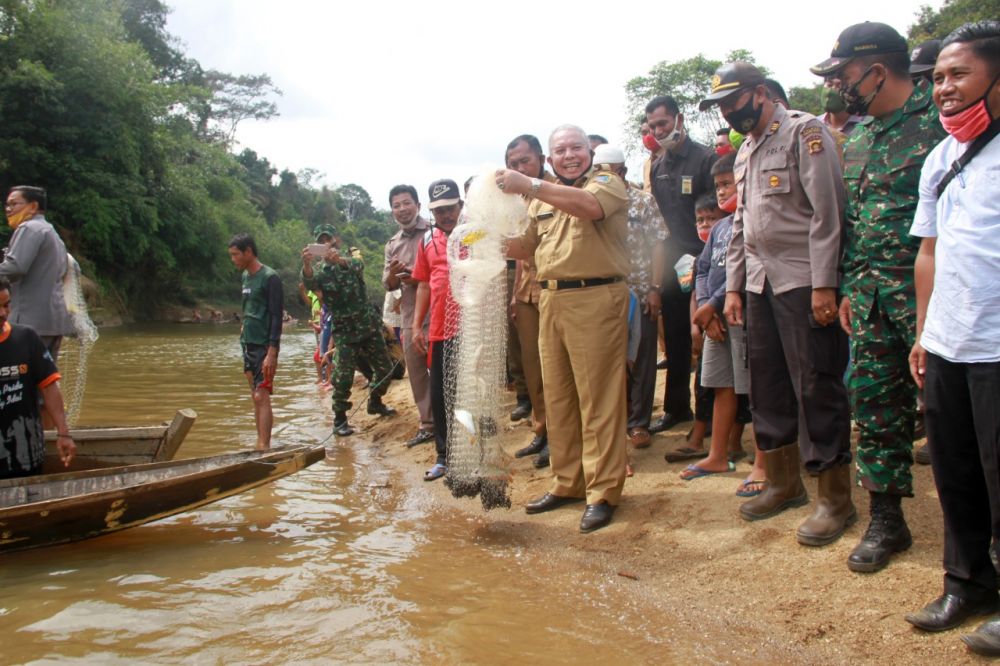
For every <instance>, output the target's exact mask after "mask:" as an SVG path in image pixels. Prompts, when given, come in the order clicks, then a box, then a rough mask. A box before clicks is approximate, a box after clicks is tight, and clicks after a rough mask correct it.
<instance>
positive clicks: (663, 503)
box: [340, 373, 980, 664]
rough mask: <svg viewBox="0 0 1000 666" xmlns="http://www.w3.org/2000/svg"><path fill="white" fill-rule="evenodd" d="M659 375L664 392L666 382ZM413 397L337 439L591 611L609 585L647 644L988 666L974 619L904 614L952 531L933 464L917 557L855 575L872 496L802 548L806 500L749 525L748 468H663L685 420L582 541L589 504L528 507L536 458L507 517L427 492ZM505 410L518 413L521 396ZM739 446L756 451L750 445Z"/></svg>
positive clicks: (910, 514)
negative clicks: (840, 531) (823, 538)
mask: <svg viewBox="0 0 1000 666" xmlns="http://www.w3.org/2000/svg"><path fill="white" fill-rule="evenodd" d="M659 379H660V388H658V391H657V394H658V395H662V382H663V373H660V378H659ZM411 400H412V399H411V397H410V394H409V386H408V384H407V383H406V382H405V380H404V381H403V382H395V383H394V384H393V386H392V387H391V389H390V391H389V393H388V395H387V397H386V402H387V404H390V405H391V406H393V407H395V408H396V409H398V410H399V412H400V414H399V415H398V416H396V417H394V418H391V419H375V418H373V417H369V416H367V415H363V414H362V413H360V412H359V414H358V415H357V416H355V417H354V418H353V421H354V422H355V425H356V426H362V427H361V428H359V433H358V434H357V435H355V436H354V437H352V438H349V440H341V442H340V444H341V445H346V444H350V445H351V446H369V447H371V449H372V453H373V455H374V457H375V458H376V459H378V460H380V461H382V462H384V463H385V464H386V465H387V466H388V467H389V468H391V469H392V470H394V474H393V476H394V478H395V479H396V481H395V482H399V483H404V484H406V485H408V486H409V487H411V488H412V489H414V490H415V491H417V492H421V493H426V495H427V497H428V501H429V502H431V504H432V505H433V507H434V510H435V511H437V512H444V513H445V514H447V515H448V516H449V517H452V516H453V515H454V514H456V513H459V514H465V515H467V516H468V519H469V522H470V538H481V537H483V535H487V536H488V538H489V539H493V540H495V541H496V542H498V543H509V542H518V543H522V544H525V547H524V549H523V553H524V562H523V565H522V566H524V567H526V568H531V569H532V571H533V572H536V573H537V572H544V575H546V576H547V577H550V579H551V577H555V578H557V579H562V580H563V581H564V586H565V587H566V588H567V589H572V588H573V587H574V586H577V587H579V589H580V590H581V603H583V604H586V603H587V600H586V594H585V590H586V589H587V587H588V586H590V585H595V584H599V585H606V586H611V587H612V588H613V589H615V590H617V591H618V592H620V594H621V595H622V596H621V597H620V598H621V599H625V600H627V603H628V604H629V605H630V606H632V607H638V611H639V615H640V616H641V617H644V618H646V622H644V625H645V626H644V627H642V629H641V631H642V632H643V633H645V632H653V633H654V634H656V633H657V632H662V634H663V635H665V636H670V635H672V634H677V635H679V636H684V637H688V636H690V637H691V639H692V640H693V641H694V642H695V645H694V646H692V647H693V650H692V652H693V653H694V654H697V655H700V656H701V657H702V658H704V659H705V660H706V661H709V662H717V663H720V662H721V663H736V662H739V663H765V662H775V661H777V662H780V663H847V662H852V663H879V664H910V663H920V662H929V661H931V660H935V661H945V662H947V663H972V662H976V661H979V659H980V658H979V657H977V656H976V655H974V654H972V653H970V652H968V651H967V650H966V648H965V646H964V644H963V643H962V642H961V641H960V640H959V636H960V635H961V634H963V633H968V632H970V631H972V630H973V629H974V628H975V627H976V626H977V624H978V622H979V620H971V621H969V622H968V623H966V624H965V625H964V626H963V627H961V628H959V629H956V630H953V631H948V632H943V633H940V634H927V633H923V632H920V631H917V630H915V629H913V628H912V627H911V626H910V624H909V623H907V622H906V621H905V620H904V619H903V616H904V615H905V614H906V613H908V612H911V611H914V610H917V609H919V608H920V607H922V606H923V605H924V604H925V603H927V602H928V601H930V600H931V599H933V598H935V597H936V596H937V595H938V594H940V591H941V585H942V569H941V552H942V521H941V511H940V506H939V504H938V500H937V494H936V491H935V489H934V484H933V478H932V475H931V470H930V467H929V466H922V465H914V477H915V488H916V497H914V498H913V499H907V500H904V504H903V507H904V511H905V513H906V518H907V521H908V524H909V526H910V529H911V530H912V532H913V539H914V544H913V547H912V548H911V549H910V550H909V551H907V552H906V553H903V554H902V555H897V556H895V558H894V559H893V560H892V562H891V563H890V565H889V566H888V567H887V568H886V569H884V570H883V571H881V572H878V573H876V574H856V573H852V572H850V571H849V570H848V569H847V566H846V559H847V556H848V554H849V553H850V552H851V550H852V549H853V548H854V546H855V545H856V544H857V542H858V540H859V539H860V537H861V535H862V534H863V533H864V530H865V528H866V526H867V523H868V520H867V516H868V498H867V493H866V492H863V491H862V490H861V489H860V488H855V489H854V501H855V503H856V505H857V508H858V512H859V521H858V522H857V523H856V524H855V525H854V526H852V527H851V528H850V529H848V531H847V532H846V534H845V535H844V536H843V537H842V538H841V539H840V540H839V541H837V542H835V543H834V544H831V545H829V546H826V547H823V548H809V547H805V546H801V545H799V544H798V543H797V542H796V541H795V529H796V527H797V526H798V525H799V523H800V522H801V521H802V520H804V519H805V518H806V517H807V516H808V515H809V514H810V512H811V510H812V508H811V507H812V504H811V503H810V505H808V506H806V507H802V508H799V509H793V510H789V511H786V512H784V513H783V514H781V515H779V516H777V517H775V518H772V519H769V520H764V521H758V522H755V523H750V522H747V521H744V520H742V519H741V518H740V517H739V513H738V507H739V504H740V502H742V501H743V500H741V499H740V498H738V497H736V496H735V491H736V488H737V485H738V483H739V481H740V480H742V479H743V478H745V477H746V475H747V474H748V472H749V469H750V465H749V463H748V462H747V461H746V460H744V461H741V462H740V463H738V464H737V471H736V472H735V473H732V474H722V475H718V476H712V477H707V478H701V479H696V480H693V481H682V480H680V479H679V478H678V474H679V473H680V471H681V470H682V469H683V468H684V464H682V463H677V464H669V463H666V462H665V461H664V460H663V454H664V452H665V451H666V450H668V449H670V448H675V447H677V446H679V445H680V444H681V443H682V441H683V438H684V434H685V433H686V431H687V427H688V425H687V424H685V425H684V426H681V427H678V428H675V429H674V430H672V431H670V432H668V433H663V434H661V435H656V436H654V438H653V444H652V446H651V447H649V448H647V449H645V450H641V451H632V453H631V458H632V464H633V466H634V468H635V476H633V477H632V478H629V479H628V480H627V481H626V484H625V491H624V495H623V499H622V503H621V505H620V506H619V508H618V511H617V513H616V514H615V519H614V521H613V523H612V524H611V525H610V526H609V527H607V528H605V529H602V530H599V531H597V532H594V533H592V534H588V535H584V534H580V533H579V531H578V525H579V520H580V516H581V512H582V510H583V505H582V504H580V505H570V506H568V507H564V508H561V509H559V510H556V511H553V512H549V513H546V514H541V515H535V516H528V515H526V514H525V513H524V508H523V507H524V504H525V502H527V501H528V500H530V499H532V498H534V497H536V496H538V495H541V494H542V493H544V492H545V491H546V490H547V489H548V486H549V475H548V470H535V469H534V467H533V466H532V464H531V460H532V459H531V458H525V459H521V460H513V461H512V463H511V469H512V470H513V476H514V481H513V484H512V499H513V506H512V508H511V509H510V510H502V509H501V510H495V511H492V512H488V513H487V512H484V511H483V510H482V507H481V505H480V503H479V500H478V499H472V500H470V499H456V498H453V497H452V496H451V494H450V492H449V491H448V489H447V488H446V487H445V486H444V485H443V483H442V482H440V481H436V482H432V483H426V482H424V481H423V472H424V470H425V469H427V468H428V467H430V466H431V465H432V464H433V462H434V452H433V444H432V443H428V444H424V445H421V446H419V447H416V448H414V449H406V448H405V447H404V446H403V443H402V442H403V441H405V440H406V439H407V438H408V437H410V436H412V434H413V432H415V430H416V425H417V418H416V415H415V408H414V407H413V406H412V404H411ZM510 400H511V403H512V404H513V396H512V394H511V395H510ZM361 411H362V412H363V410H361ZM654 413H658V408H657V409H655V410H654ZM505 425H506V427H505V428H504V432H503V435H502V440H501V441H502V443H503V446H504V448H505V450H506V451H507V453H508V454H511V455H512V454H513V452H514V451H516V450H517V449H518V448H520V447H521V446H524V445H525V444H526V443H527V442H528V441H529V440H530V439H531V434H530V432H529V430H528V427H527V426H526V425H524V424H523V423H522V424H510V423H507V424H505ZM748 432H749V428H748ZM706 445H707V442H706ZM744 447H746V448H748V447H749V441H748V439H747V438H746V437H745V438H744ZM806 487H807V488H808V490H809V493H810V497H812V498H815V495H816V481H815V479H811V478H808V477H806ZM623 603H625V602H623ZM553 612H573V609H572V608H560V609H553ZM631 615H634V613H632V614H631ZM658 618H660V619H659V620H658ZM608 621H609V622H616V613H615V609H614V608H608ZM636 629H637V630H639V629H640V628H639V627H636ZM682 640H684V639H683V638H682ZM685 642H686V641H685Z"/></svg>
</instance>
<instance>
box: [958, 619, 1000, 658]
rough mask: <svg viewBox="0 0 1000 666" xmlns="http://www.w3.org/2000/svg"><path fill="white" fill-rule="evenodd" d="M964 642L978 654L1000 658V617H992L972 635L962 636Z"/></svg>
mask: <svg viewBox="0 0 1000 666" xmlns="http://www.w3.org/2000/svg"><path fill="white" fill-rule="evenodd" d="M962 642H963V643H965V644H966V645H968V646H969V649H970V650H972V651H973V652H975V653H976V654H981V655H983V656H985V657H1000V615H996V616H994V617H991V618H990V619H989V620H987V621H986V622H984V623H983V624H981V625H979V628H978V629H976V630H975V631H974V632H972V633H971V634H966V635H965V636H962Z"/></svg>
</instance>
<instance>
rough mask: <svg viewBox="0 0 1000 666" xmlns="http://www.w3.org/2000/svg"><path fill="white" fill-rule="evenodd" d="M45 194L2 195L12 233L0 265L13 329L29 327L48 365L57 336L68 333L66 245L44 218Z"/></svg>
mask: <svg viewBox="0 0 1000 666" xmlns="http://www.w3.org/2000/svg"><path fill="white" fill-rule="evenodd" d="M45 199H46V196H45V190H44V189H42V188H40V187H31V186H28V185H18V186H17V187H14V188H12V189H11V191H10V194H8V195H7V205H6V207H5V212H6V214H7V224H8V225H10V228H11V229H13V230H14V234H13V235H12V236H11V237H10V245H9V246H8V247H7V251H6V253H5V254H4V259H3V262H2V263H0V276H2V277H5V278H7V279H8V280H10V282H11V294H10V296H11V312H10V318H9V321H10V322H11V323H12V324H20V325H22V326H30V327H31V328H33V329H35V332H36V333H38V335H39V336H41V338H42V342H43V343H44V345H45V348H46V349H47V350H48V351H49V354H51V356H52V358H53V360H55V359H57V358H58V357H59V346H60V345H61V343H62V336H64V335H68V334H70V333H72V332H73V326H72V322H71V321H70V317H69V312H67V310H66V300H65V298H64V297H63V292H62V280H63V277H64V276H65V275H66V267H67V258H66V246H65V245H64V244H63V242H62V239H60V238H59V234H58V233H56V230H55V228H53V226H52V225H51V224H49V222H48V221H47V220H46V219H45Z"/></svg>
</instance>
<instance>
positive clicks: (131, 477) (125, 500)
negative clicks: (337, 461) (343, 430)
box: [0, 446, 326, 553]
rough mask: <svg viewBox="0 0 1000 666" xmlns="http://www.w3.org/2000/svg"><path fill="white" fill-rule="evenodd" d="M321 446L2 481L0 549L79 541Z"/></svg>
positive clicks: (171, 511) (202, 499)
mask: <svg viewBox="0 0 1000 666" xmlns="http://www.w3.org/2000/svg"><path fill="white" fill-rule="evenodd" d="M325 455H326V452H325V449H324V447H322V446H316V447H296V448H292V449H285V450H274V451H263V452H245V453H238V454H229V455H224V456H213V457H210V458H197V459H192V460H179V461H172V462H163V463H151V464H147V465H135V466H129V467H118V468H109V469H102V470H94V471H86V472H73V473H66V474H52V475H47V476H43V477H29V478H22V479H7V480H3V481H0V553H2V552H11V551H16V550H25V549H28V548H39V547H42V546H53V545H56V544H61V543H67V542H70V541H79V540H82V539H89V538H92V537H97V536H101V535H103V534H110V533H112V532H117V531H120V530H123V529H127V528H130V527H136V526H138V525H143V524H145V523H148V522H152V521H154V520H160V519H161V518H166V517H168V516H173V515H175V514H178V513H182V512H184V511H190V510H191V509H196V508H198V507H200V506H204V505H206V504H211V503H212V502H217V501H219V500H220V499H223V498H225V497H231V496H232V495H236V494H238V493H242V492H244V491H246V490H249V489H251V488H256V487H257V486H261V485H264V484H266V483H270V482H272V481H275V480H277V479H280V478H282V477H285V476H288V475H290V474H294V473H295V472H298V471H299V470H301V469H304V468H305V467H308V466H309V465H312V464H314V463H316V462H318V461H320V460H322V459H323V458H324V457H325Z"/></svg>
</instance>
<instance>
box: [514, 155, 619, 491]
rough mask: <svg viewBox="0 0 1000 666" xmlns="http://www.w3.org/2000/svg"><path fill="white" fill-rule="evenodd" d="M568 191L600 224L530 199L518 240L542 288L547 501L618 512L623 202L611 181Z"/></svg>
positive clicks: (591, 181) (596, 177)
mask: <svg viewBox="0 0 1000 666" xmlns="http://www.w3.org/2000/svg"><path fill="white" fill-rule="evenodd" d="M573 185H574V187H579V188H582V189H583V190H585V191H587V192H590V193H591V194H593V195H594V196H595V197H596V198H597V200H598V202H599V203H600V205H601V208H602V209H603V210H604V217H603V219H601V220H596V221H595V220H585V219H581V218H579V217H575V216H572V215H569V214H568V213H565V212H563V211H561V210H558V209H556V208H555V207H553V206H552V205H550V204H547V203H545V202H543V201H541V200H538V199H536V200H534V201H533V202H532V203H531V205H530V206H529V208H528V216H529V218H530V223H529V225H528V230H527V232H526V233H525V235H524V236H523V237H522V242H523V243H524V246H525V247H526V248H527V249H529V250H532V249H533V250H534V252H535V264H536V266H537V268H538V280H539V282H540V283H541V284H542V287H543V289H542V292H541V298H540V302H539V312H540V316H541V321H540V335H539V348H540V349H539V351H540V355H541V361H542V377H543V380H544V382H545V407H546V418H547V421H548V437H549V451H550V459H551V462H552V472H553V474H554V477H555V478H554V480H553V484H552V489H551V490H550V491H549V492H550V493H552V494H553V495H557V496H560V497H584V496H586V498H587V504H597V503H599V502H601V501H602V500H603V501H606V502H608V503H609V504H611V505H617V504H618V500H619V498H620V497H621V490H622V486H623V484H624V483H625V437H624V433H625V422H626V413H625V360H626V359H625V356H626V345H627V340H628V331H627V320H628V288H627V287H626V285H625V280H624V278H625V276H626V275H628V272H629V258H628V252H627V250H626V245H625V239H626V234H627V232H628V221H627V210H628V195H627V194H626V190H625V184H624V182H623V181H622V180H621V178H619V177H618V176H616V175H615V174H613V173H611V172H610V171H592V172H590V173H588V174H587V175H585V176H583V177H581V178H580V179H579V180H577V181H576V182H575V183H574V184H573Z"/></svg>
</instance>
